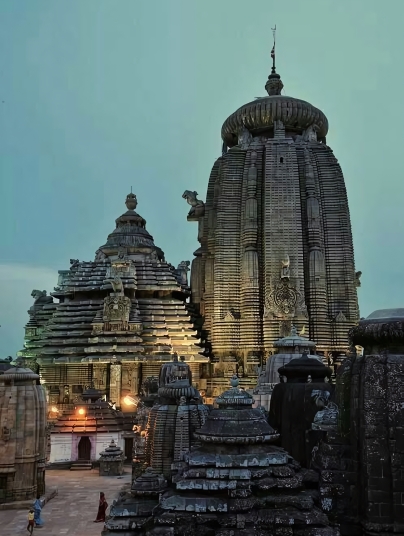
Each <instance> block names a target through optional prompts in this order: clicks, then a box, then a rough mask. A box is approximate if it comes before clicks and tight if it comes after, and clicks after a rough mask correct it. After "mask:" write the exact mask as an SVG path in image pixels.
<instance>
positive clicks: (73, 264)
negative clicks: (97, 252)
mask: <svg viewBox="0 0 404 536" xmlns="http://www.w3.org/2000/svg"><path fill="white" fill-rule="evenodd" d="M79 264H80V261H79V259H70V270H74V269H75V268H77V266H78V265H79Z"/></svg>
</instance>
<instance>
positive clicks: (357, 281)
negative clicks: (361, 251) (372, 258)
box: [355, 272, 362, 288]
mask: <svg viewBox="0 0 404 536" xmlns="http://www.w3.org/2000/svg"><path fill="white" fill-rule="evenodd" d="M361 277H362V272H355V285H356V287H357V288H359V287H360V286H361Z"/></svg>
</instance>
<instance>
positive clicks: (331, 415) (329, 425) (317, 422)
mask: <svg viewBox="0 0 404 536" xmlns="http://www.w3.org/2000/svg"><path fill="white" fill-rule="evenodd" d="M338 413H339V410H338V406H337V404H335V403H334V402H328V403H327V405H326V406H325V407H324V409H322V410H320V411H318V412H317V413H316V415H315V416H314V420H313V424H312V425H311V427H312V429H313V430H329V429H334V428H336V427H337V424H338Z"/></svg>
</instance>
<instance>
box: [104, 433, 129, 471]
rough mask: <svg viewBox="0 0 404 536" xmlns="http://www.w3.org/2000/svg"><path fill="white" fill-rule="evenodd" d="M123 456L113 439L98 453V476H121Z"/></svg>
mask: <svg viewBox="0 0 404 536" xmlns="http://www.w3.org/2000/svg"><path fill="white" fill-rule="evenodd" d="M124 461H125V456H124V454H123V450H122V449H121V448H119V447H118V445H117V444H116V443H115V441H114V440H112V441H111V443H110V444H109V447H107V448H106V449H105V450H104V451H102V452H101V454H100V460H99V462H100V470H99V473H100V476H121V475H122V474H123V464H124Z"/></svg>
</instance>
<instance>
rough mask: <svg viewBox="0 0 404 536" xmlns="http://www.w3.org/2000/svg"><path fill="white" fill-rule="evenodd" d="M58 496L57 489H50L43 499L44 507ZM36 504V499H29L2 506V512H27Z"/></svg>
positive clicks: (0, 505) (0, 508)
mask: <svg viewBox="0 0 404 536" xmlns="http://www.w3.org/2000/svg"><path fill="white" fill-rule="evenodd" d="M57 494H58V489H57V488H50V489H49V491H47V492H46V493H45V495H43V496H42V497H41V503H42V507H44V506H45V504H46V503H48V502H49V501H50V500H51V499H53V498H54V497H56V496H57ZM33 503H34V499H29V500H27V501H14V502H9V503H3V504H0V510H26V509H28V508H31V506H32V505H33Z"/></svg>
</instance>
